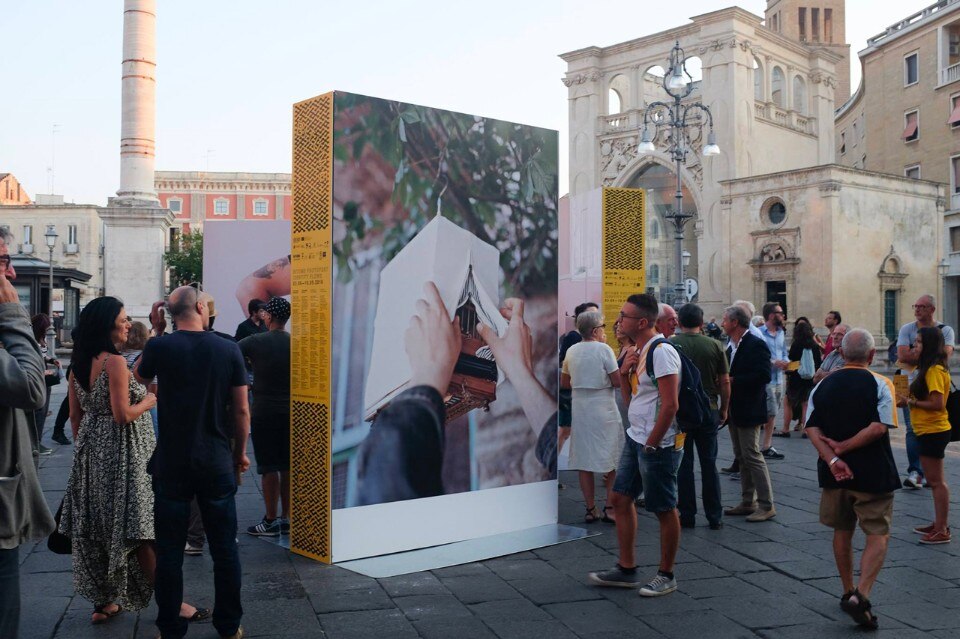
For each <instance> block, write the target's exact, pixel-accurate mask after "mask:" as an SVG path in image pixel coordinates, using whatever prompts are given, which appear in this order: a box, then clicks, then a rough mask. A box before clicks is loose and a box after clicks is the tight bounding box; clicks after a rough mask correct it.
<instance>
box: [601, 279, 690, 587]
mask: <svg viewBox="0 0 960 639" xmlns="http://www.w3.org/2000/svg"><path fill="white" fill-rule="evenodd" d="M658 315H659V308H658V306H657V300H656V298H655V297H653V296H652V295H646V294H637V295H631V296H630V297H629V298H628V299H627V301H626V303H625V304H624V305H623V307H622V308H621V310H620V318H619V321H620V330H621V331H622V332H623V333H625V334H626V335H628V336H629V337H630V338H632V339H633V340H634V342H635V346H634V347H633V348H632V349H631V350H630V351H629V352H628V353H627V355H626V356H625V357H624V361H623V364H622V365H621V367H620V374H621V375H622V376H623V377H624V379H628V380H629V381H630V383H629V386H628V385H626V384H624V385H623V386H622V387H621V388H622V389H623V390H622V392H623V393H624V399H625V400H626V401H628V402H629V405H630V408H629V410H628V418H629V422H630V426H629V428H628V429H627V438H626V443H625V444H624V448H623V454H622V455H621V457H620V463H619V464H618V467H617V479H616V481H615V482H614V485H613V508H614V512H615V513H616V522H617V524H616V525H617V542H618V545H619V561H618V562H617V565H616V566H615V567H614V568H613V569H611V570H606V571H602V572H592V573H590V575H589V579H590V581H591V582H592V583H594V584H597V585H600V586H612V587H620V588H636V587H637V586H640V590H639V594H640V596H642V597H658V596H661V595H666V594H669V593H671V592H673V591H674V590H676V589H677V581H676V578H675V577H674V574H673V569H674V562H675V560H676V556H677V549H678V547H679V545H680V517H679V515H678V513H677V470H678V468H679V467H680V460H681V459H682V457H683V441H684V435H683V433H681V432H680V430H679V428H678V425H677V419H676V417H677V411H678V409H679V407H680V387H681V373H682V372H683V371H682V369H681V356H680V354H679V353H678V352H677V350H676V348H674V347H673V346H671V345H670V344H669V342H667V341H666V340H665V339H664V337H663V335H661V334H659V333H658V332H657V330H656V328H655V323H656V321H657V317H658ZM651 349H652V352H651ZM651 363H652V367H653V370H652V372H651V371H648V370H647V368H648V366H649V365H650V364H651ZM694 403H695V402H694ZM641 478H642V481H641ZM641 485H642V486H643V490H644V493H645V497H646V509H647V511H649V512H652V513H654V514H656V516H657V519H658V520H659V524H660V566H659V570H658V571H657V574H656V576H655V577H654V578H653V579H651V580H649V581H647V582H646V583H645V582H644V580H643V578H642V577H641V576H640V575H639V574H638V573H637V561H636V554H635V544H636V535H637V513H636V510H635V507H634V499H635V498H636V497H637V495H638V494H639V491H640V487H641Z"/></svg>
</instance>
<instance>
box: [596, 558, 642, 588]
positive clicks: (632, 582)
mask: <svg viewBox="0 0 960 639" xmlns="http://www.w3.org/2000/svg"><path fill="white" fill-rule="evenodd" d="M587 578H588V579H589V580H590V583H592V584H595V585H597V586H609V587H613V588H636V587H637V586H640V585H642V584H643V583H644V580H643V578H642V577H641V576H640V575H639V574H638V573H637V569H636V568H623V567H621V566H620V564H617V565H616V567H615V568H613V569H612V570H604V571H603V572H591V573H590V574H589V575H588V576H587Z"/></svg>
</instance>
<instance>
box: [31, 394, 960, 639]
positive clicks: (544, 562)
mask: <svg viewBox="0 0 960 639" xmlns="http://www.w3.org/2000/svg"><path fill="white" fill-rule="evenodd" d="M56 390H57V392H58V394H59V397H62V393H63V392H64V386H63V385H61V386H59V387H57V388H56ZM52 404H53V406H52V407H53V410H54V411H55V410H56V407H58V406H59V398H58V397H55V398H54V400H53V402H52ZM51 419H52V418H51ZM50 423H52V421H51V422H50ZM48 428H49V426H48ZM48 435H49V431H48ZM775 442H776V445H777V446H778V447H779V448H780V449H781V450H782V451H783V452H785V453H786V455H787V459H786V460H784V461H780V462H772V463H771V466H770V470H771V476H772V478H773V483H774V491H775V501H776V505H777V512H778V515H777V517H776V519H774V520H772V521H769V522H764V523H759V524H748V523H746V522H745V521H743V520H742V519H739V518H732V519H727V520H726V526H725V528H724V529H723V530H720V531H711V530H709V529H708V528H707V527H706V521H704V520H703V519H702V518H701V519H700V520H699V521H698V522H697V523H698V527H697V528H696V529H694V530H692V531H688V530H684V532H683V538H682V541H681V550H680V554H679V557H678V566H677V569H676V574H677V578H678V580H679V590H678V592H676V593H674V594H672V595H669V596H667V597H662V598H658V599H652V600H651V599H643V598H641V597H639V596H637V594H636V592H634V591H631V590H620V589H612V590H606V589H601V588H596V587H593V586H590V585H587V580H586V575H587V572H588V571H590V570H595V569H602V568H608V567H610V566H612V565H613V564H614V562H615V561H616V558H615V554H614V553H615V552H616V539H615V535H614V528H613V526H611V525H607V524H602V523H596V524H592V525H591V526H590V529H592V530H595V531H601V532H602V533H603V534H602V535H600V536H597V537H592V538H589V539H586V540H581V541H576V542H570V543H566V544H562V545H559V546H553V547H550V548H544V549H542V550H535V551H532V552H524V553H520V554H515V555H510V556H507V557H502V558H498V559H493V560H490V561H484V562H480V563H473V564H468V565H463V566H455V567H452V568H446V569H443V570H435V571H431V572H425V573H419V574H412V575H405V576H401V577H395V578H391V579H381V580H375V579H371V578H368V577H363V576H360V575H357V574H355V573H352V572H349V571H347V570H344V569H341V568H337V567H333V566H325V565H322V564H319V563H316V562H313V561H310V560H307V559H304V558H301V557H297V556H294V555H292V554H289V553H288V552H286V551H285V550H283V549H282V548H280V547H278V546H275V545H272V544H269V543H265V542H263V541H261V540H258V539H256V538H253V537H250V536H248V535H246V534H241V535H240V556H241V559H242V562H243V570H244V586H243V592H244V608H245V617H244V620H243V625H244V627H245V629H246V631H247V636H248V637H251V638H253V637H285V638H289V639H301V638H306V637H324V636H326V637H331V638H336V639H352V638H360V637H378V638H383V637H430V638H432V637H437V638H446V637H456V638H458V639H461V638H462V639H468V638H474V637H476V638H482V637H501V638H503V639H520V638H538V637H543V638H545V639H566V638H568V637H586V638H592V637H604V638H609V637H622V636H632V637H644V638H646V637H678V638H683V639H689V638H690V637H696V636H698V635H705V636H710V637H766V638H770V639H773V638H783V639H790V638H794V637H796V638H800V637H804V638H806V637H813V636H816V637H818V639H829V638H831V637H848V636H860V633H859V632H858V631H857V630H856V629H855V628H854V627H853V626H852V625H851V622H850V620H849V618H847V617H846V616H845V615H844V614H843V613H841V612H840V610H839V608H838V605H837V604H838V596H839V590H840V586H839V579H838V578H837V577H836V574H835V567H834V564H833V559H832V554H831V550H830V537H831V533H830V531H828V530H826V529H824V527H823V526H821V525H820V524H819V523H818V521H817V503H818V495H819V493H818V489H817V485H816V476H815V472H814V468H815V455H814V452H813V448H812V447H811V446H810V445H809V444H808V443H807V442H806V441H805V440H801V439H799V438H797V437H793V438H791V439H789V440H775ZM48 443H49V442H48ZM951 448H953V449H954V451H953V454H952V456H951V457H949V458H948V460H947V462H948V464H947V465H948V470H949V477H950V483H951V485H953V486H955V487H956V486H960V455H958V454H957V453H958V450H957V449H958V448H960V447H958V446H957V445H952V446H951ZM720 449H721V452H720V457H721V462H722V463H721V465H724V466H725V465H727V464H728V463H729V461H730V459H731V452H730V440H729V437H728V436H727V434H726V432H722V433H721V436H720ZM71 452H72V449H71V448H70V447H64V448H59V449H58V450H57V452H55V453H54V454H53V455H52V456H50V457H48V458H45V459H44V460H43V462H42V466H41V473H40V475H41V480H42V482H43V488H44V490H45V494H46V496H47V499H48V502H49V504H50V506H51V508H55V507H56V506H57V504H58V503H59V501H60V499H61V497H62V495H63V488H64V485H65V483H66V478H67V473H68V469H69V465H70V461H71ZM895 454H896V457H897V462H898V464H899V467H900V469H901V471H903V469H904V468H905V467H906V457H905V454H904V451H903V447H902V434H901V438H900V441H897V442H896V447H895ZM561 481H562V482H563V483H564V484H565V485H566V486H567V487H566V488H565V489H564V490H562V491H560V492H559V504H560V521H561V522H563V523H573V524H577V523H579V522H580V521H581V517H582V514H583V508H584V507H583V501H582V497H581V495H580V492H579V490H578V489H577V488H576V485H577V481H576V477H575V476H574V474H572V473H563V474H562V476H561ZM722 485H723V492H724V502H725V503H726V504H727V505H732V504H735V503H736V501H737V499H738V489H739V484H738V483H737V482H732V481H730V480H729V479H727V478H726V477H723V478H722ZM958 493H960V490H955V491H954V494H955V495H956V494H958ZM952 505H953V508H954V513H956V512H957V506H958V499H957V498H956V497H954V498H953V499H952ZM237 508H238V513H239V519H240V525H241V526H243V527H246V526H248V525H251V524H253V523H256V522H257V521H258V520H259V518H260V517H261V514H262V506H261V501H260V492H259V485H258V483H257V482H256V481H255V476H254V475H252V474H248V476H247V478H246V481H245V483H244V485H243V487H242V488H241V489H240V493H239V495H238V498H237ZM932 512H933V507H932V503H931V499H930V494H929V492H928V491H926V490H921V491H901V492H899V493H898V495H897V498H896V510H895V516H894V531H893V537H892V539H891V542H890V551H889V554H888V557H887V563H886V566H885V567H884V570H883V571H882V572H881V574H880V578H879V583H878V584H877V586H876V587H875V589H874V594H873V601H874V603H875V604H876V606H877V610H878V613H879V615H880V617H881V628H882V629H881V631H880V632H879V633H877V634H876V635H873V636H877V637H896V638H897V639H911V638H913V637H917V638H930V637H944V638H946V637H957V636H960V541H958V543H956V544H949V545H943V546H932V547H925V546H920V545H919V544H917V535H915V534H913V533H912V532H911V528H912V527H913V526H915V525H917V524H919V523H927V522H929V521H930V520H931V518H932ZM957 516H958V515H957V514H954V516H953V517H954V520H956V518H957ZM437 524H438V525H442V522H437ZM656 531H657V528H656V523H655V520H654V518H653V517H652V516H650V515H649V514H646V513H642V514H641V515H640V518H639V539H638V542H637V544H638V547H639V549H638V558H639V561H640V562H641V563H642V565H643V568H642V570H644V571H645V572H647V573H649V574H651V575H652V574H653V572H654V570H655V566H656V563H657V532H656ZM856 540H857V543H858V548H859V547H862V540H863V538H862V536H860V535H859V534H858V536H857V538H856ZM212 569H213V566H212V563H211V561H210V558H209V556H208V555H206V554H205V555H204V556H202V557H185V558H184V574H185V585H186V592H187V594H188V598H189V600H190V601H192V602H194V603H196V604H198V605H203V606H211V605H212V603H213V577H212ZM21 573H22V586H23V624H22V632H21V637H23V638H24V639H41V638H42V639H47V638H50V637H57V638H70V639H83V638H87V637H97V638H102V639H114V638H121V637H122V638H124V639H126V638H141V637H153V636H154V635H155V627H154V625H153V620H154V619H155V615H156V610H155V608H154V607H153V606H151V607H150V608H148V609H146V610H144V611H142V612H141V613H140V614H139V615H137V614H134V613H124V614H122V615H120V616H119V617H117V618H116V619H114V620H112V621H111V622H110V623H109V624H105V625H102V626H91V625H90V623H89V620H90V612H91V608H92V606H91V604H90V603H89V602H87V601H85V600H83V599H81V598H80V597H76V596H74V595H73V588H72V585H71V574H70V557H63V556H57V555H54V554H52V553H50V552H49V551H48V550H47V549H46V545H45V544H43V543H41V544H37V545H31V546H28V547H24V548H22V549H21ZM188 636H189V637H210V638H213V637H216V632H215V630H214V629H213V627H212V626H211V625H209V624H205V625H198V626H194V627H192V628H191V631H190V633H189V634H188Z"/></svg>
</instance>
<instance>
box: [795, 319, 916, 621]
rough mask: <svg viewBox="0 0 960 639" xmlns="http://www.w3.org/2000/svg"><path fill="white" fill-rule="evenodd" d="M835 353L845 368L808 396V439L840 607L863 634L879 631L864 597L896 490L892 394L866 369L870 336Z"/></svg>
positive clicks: (876, 568) (850, 339)
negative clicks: (856, 565) (856, 572)
mask: <svg viewBox="0 0 960 639" xmlns="http://www.w3.org/2000/svg"><path fill="white" fill-rule="evenodd" d="M841 349H842V351H843V357H844V360H845V361H846V365H845V366H844V367H843V368H841V369H840V370H838V371H836V372H834V373H833V374H831V375H830V376H829V377H827V378H826V379H824V380H823V381H822V382H820V384H819V385H817V386H816V387H815V388H814V389H813V392H812V393H811V394H810V400H809V404H808V406H807V421H806V433H807V435H808V437H809V438H810V442H811V443H812V444H813V445H814V447H816V449H817V453H818V454H819V456H820V458H819V460H818V461H817V479H818V481H819V483H820V487H821V488H822V489H823V492H822V495H821V498H820V521H821V522H822V523H823V524H824V525H826V526H829V527H831V528H833V531H834V532H833V554H834V558H835V559H836V562H837V570H838V571H839V572H840V581H841V583H842V584H843V596H842V597H841V599H840V607H841V608H842V609H843V610H844V611H845V612H846V613H847V614H849V615H850V616H851V617H853V619H854V620H855V621H856V622H857V623H858V624H860V625H861V626H864V627H866V628H877V626H878V623H877V618H876V616H875V615H874V614H873V612H872V611H871V605H870V600H869V598H868V597H869V596H870V590H871V588H872V587H873V583H874V582H875V581H876V579H877V575H878V574H880V568H881V567H882V566H883V559H884V557H885V556H886V554H887V543H888V542H889V540H890V520H891V517H892V515H893V491H895V490H897V489H898V488H899V487H900V478H899V475H898V474H897V467H896V464H895V463H894V461H893V452H892V451H891V450H890V435H889V433H888V429H890V428H896V427H897V418H896V414H897V409H896V402H895V399H894V398H895V396H896V393H895V392H894V389H893V384H892V383H891V382H890V380H889V379H887V378H886V377H883V376H881V375H878V374H876V373H874V372H872V371H870V370H869V368H868V366H869V365H870V363H871V361H872V360H873V356H874V354H875V353H876V349H875V346H874V341H873V336H871V335H870V333H869V332H867V331H866V330H864V329H862V328H855V329H853V330H850V331H848V332H847V334H846V335H845V336H844V338H843V341H842V342H841ZM858 522H859V523H860V528H861V529H862V530H863V532H864V533H865V534H866V536H867V543H866V547H865V548H864V550H863V555H862V556H861V558H860V583H859V584H857V585H856V586H854V583H853V533H854V529H855V528H856V525H857V523H858Z"/></svg>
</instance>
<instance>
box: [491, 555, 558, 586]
mask: <svg viewBox="0 0 960 639" xmlns="http://www.w3.org/2000/svg"><path fill="white" fill-rule="evenodd" d="M488 567H489V568H490V570H492V571H493V572H494V573H495V574H496V575H497V576H498V577H500V578H501V579H506V580H507V581H512V580H514V579H555V578H556V577H558V576H559V573H558V572H557V570H556V568H554V567H553V566H551V565H550V564H549V563H548V562H546V561H544V560H543V559H532V560H531V559H523V560H518V561H501V562H499V563H497V564H496V565H489V566H488Z"/></svg>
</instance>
